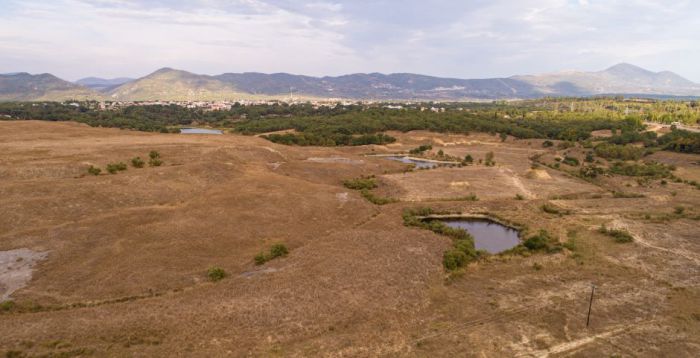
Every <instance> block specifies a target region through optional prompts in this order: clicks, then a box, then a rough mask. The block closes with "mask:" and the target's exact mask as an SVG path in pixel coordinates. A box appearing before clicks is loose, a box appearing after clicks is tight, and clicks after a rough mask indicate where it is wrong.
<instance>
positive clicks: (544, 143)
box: [542, 140, 554, 148]
mask: <svg viewBox="0 0 700 358" xmlns="http://www.w3.org/2000/svg"><path fill="white" fill-rule="evenodd" d="M553 146H554V143H553V142H552V141H551V140H546V141H544V142H542V147H544V148H549V147H553Z"/></svg>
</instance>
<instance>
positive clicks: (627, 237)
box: [598, 225, 634, 244]
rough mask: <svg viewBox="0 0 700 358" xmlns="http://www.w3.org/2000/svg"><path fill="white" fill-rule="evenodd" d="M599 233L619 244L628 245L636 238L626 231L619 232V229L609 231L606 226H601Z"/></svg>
mask: <svg viewBox="0 0 700 358" xmlns="http://www.w3.org/2000/svg"><path fill="white" fill-rule="evenodd" d="M598 232H600V233H601V234H604V235H607V236H610V237H612V238H613V240H615V242H617V243H621V244H622V243H627V242H632V241H634V237H632V235H631V234H630V233H628V232H627V231H624V230H619V229H608V228H606V227H605V225H601V226H600V229H598Z"/></svg>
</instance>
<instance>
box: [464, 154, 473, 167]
mask: <svg viewBox="0 0 700 358" xmlns="http://www.w3.org/2000/svg"><path fill="white" fill-rule="evenodd" d="M472 163H474V158H472V156H471V154H467V155H465V156H464V160H463V161H462V164H464V165H470V164H472Z"/></svg>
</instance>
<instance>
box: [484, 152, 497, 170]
mask: <svg viewBox="0 0 700 358" xmlns="http://www.w3.org/2000/svg"><path fill="white" fill-rule="evenodd" d="M493 157H494V154H493V152H488V153H486V156H485V157H484V165H486V166H487V167H492V166H494V165H495V164H496V162H494V161H493Z"/></svg>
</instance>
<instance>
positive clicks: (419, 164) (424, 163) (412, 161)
mask: <svg viewBox="0 0 700 358" xmlns="http://www.w3.org/2000/svg"><path fill="white" fill-rule="evenodd" d="M383 158H385V159H389V160H395V161H399V162H401V163H406V164H415V165H416V168H419V169H420V168H435V167H437V166H439V165H442V164H441V163H437V162H431V161H428V160H420V159H413V158H409V157H406V156H400V155H392V156H386V157H383Z"/></svg>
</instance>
